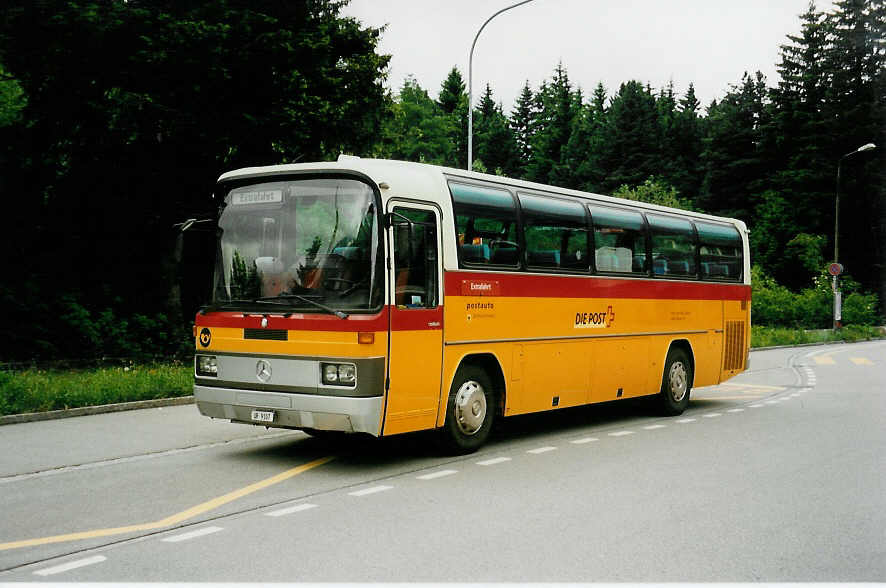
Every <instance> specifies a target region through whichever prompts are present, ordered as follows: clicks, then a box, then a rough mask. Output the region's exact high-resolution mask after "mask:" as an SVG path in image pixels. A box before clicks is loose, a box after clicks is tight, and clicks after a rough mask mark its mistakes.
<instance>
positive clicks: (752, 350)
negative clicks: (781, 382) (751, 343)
mask: <svg viewBox="0 0 886 588" xmlns="http://www.w3.org/2000/svg"><path fill="white" fill-rule="evenodd" d="M871 341H883V339H882V338H877V339H859V340H858V341H819V342H817V343H795V344H793V345H773V346H772V347H751V349H750V352H751V353H753V352H754V351H768V350H770V349H788V348H790V347H820V346H822V345H852V344H853V343H870V342H871Z"/></svg>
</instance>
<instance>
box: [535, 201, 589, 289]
mask: <svg viewBox="0 0 886 588" xmlns="http://www.w3.org/2000/svg"><path fill="white" fill-rule="evenodd" d="M518 196H519V198H520V207H521V209H522V211H523V239H524V242H525V243H526V265H527V266H528V267H530V268H538V269H544V268H553V269H568V270H573V271H576V272H581V273H584V272H587V271H588V268H590V265H591V261H590V260H591V257H590V255H588V229H587V220H586V219H585V211H584V207H583V206H582V205H581V204H579V203H578V202H572V201H569V200H560V199H559V198H547V197H543V196H533V195H529V194H522V193H521V194H519V195H518Z"/></svg>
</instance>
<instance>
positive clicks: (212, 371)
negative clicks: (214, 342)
mask: <svg viewBox="0 0 886 588" xmlns="http://www.w3.org/2000/svg"><path fill="white" fill-rule="evenodd" d="M196 366H197V375H198V376H204V377H209V378H215V377H217V376H218V359H217V358H216V357H215V356H214V355H198V356H197V363H196Z"/></svg>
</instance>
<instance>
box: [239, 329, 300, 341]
mask: <svg viewBox="0 0 886 588" xmlns="http://www.w3.org/2000/svg"><path fill="white" fill-rule="evenodd" d="M243 338H244V339H261V340H262V341H288V340H289V331H287V330H286V329H243Z"/></svg>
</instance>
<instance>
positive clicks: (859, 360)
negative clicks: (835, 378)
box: [849, 357, 874, 365]
mask: <svg viewBox="0 0 886 588" xmlns="http://www.w3.org/2000/svg"><path fill="white" fill-rule="evenodd" d="M849 361H851V362H852V363H854V364H855V365H874V362H872V361H871V360H870V359H868V358H867V357H850V358H849Z"/></svg>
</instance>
